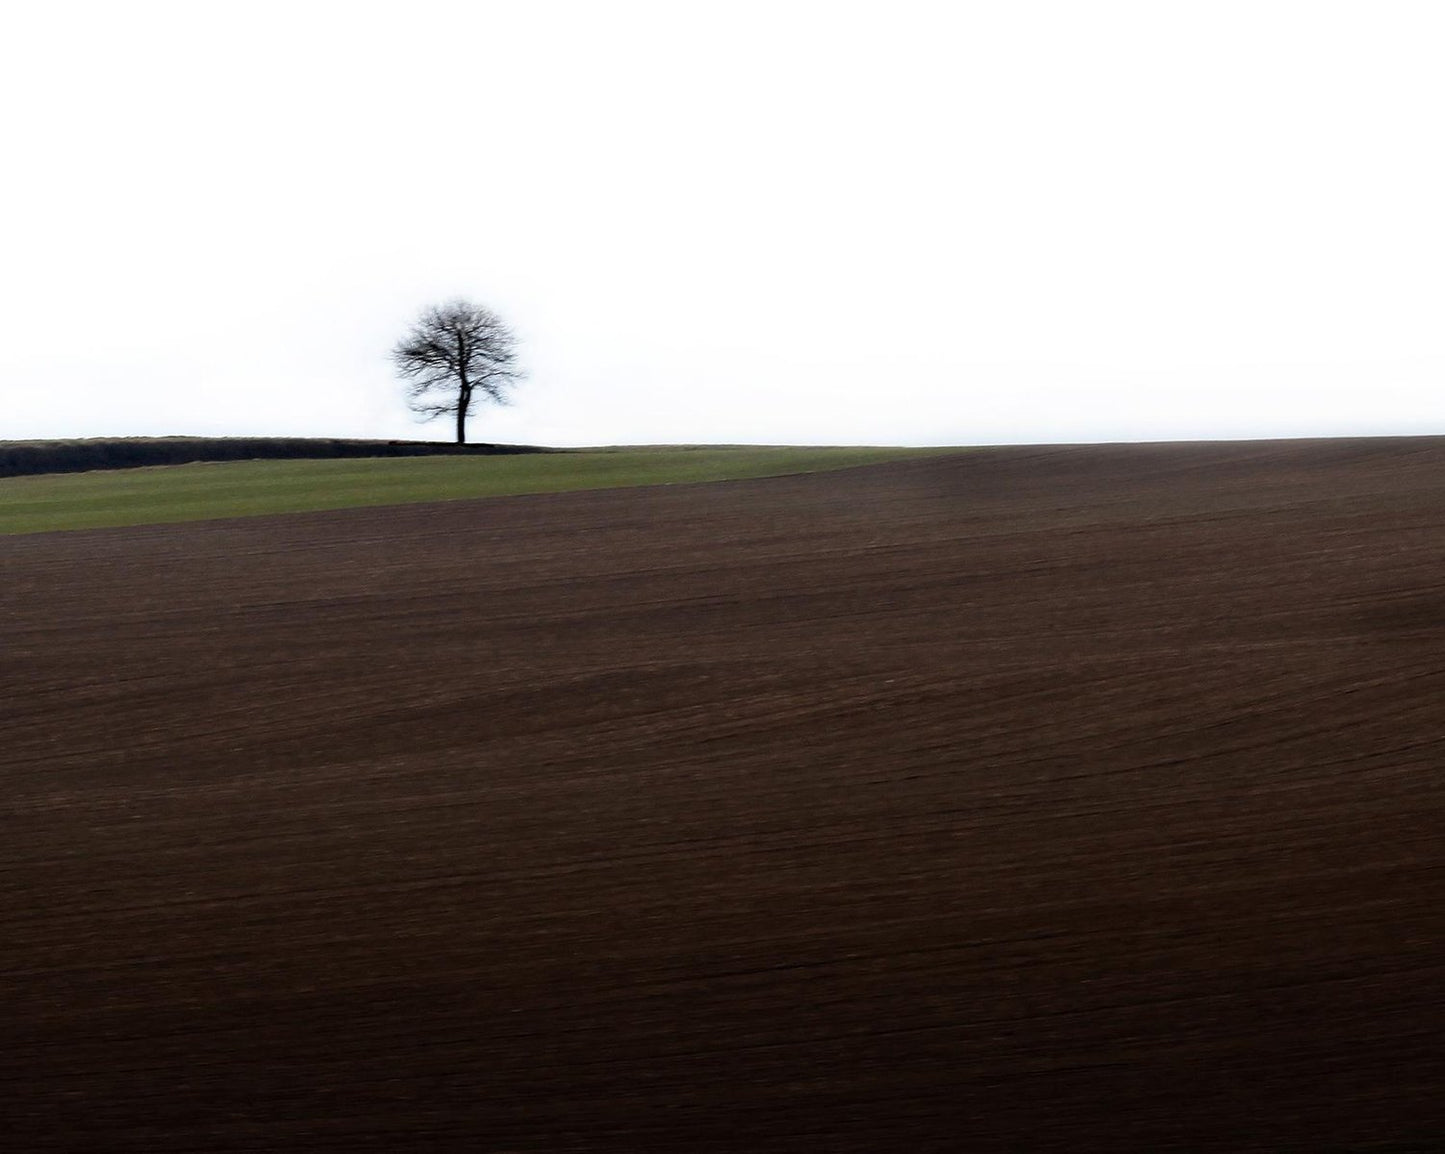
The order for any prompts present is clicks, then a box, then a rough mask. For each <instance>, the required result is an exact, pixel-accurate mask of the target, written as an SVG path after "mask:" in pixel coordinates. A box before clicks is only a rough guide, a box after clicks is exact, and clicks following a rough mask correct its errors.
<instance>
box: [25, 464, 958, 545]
mask: <svg viewBox="0 0 1445 1154" xmlns="http://www.w3.org/2000/svg"><path fill="white" fill-rule="evenodd" d="M942 451H945V450H939V449H878V448H775V447H758V446H739V447H700V448H675V447H659V448H641V449H635V448H629V449H587V450H576V451H568V452H556V453H538V454H528V455H524V456H511V457H506V456H504V457H420V458H400V459H362V460H329V461H308V460H288V461H234V462H224V463H198V464H190V465H171V466H165V467H160V468H145V469H125V470H114V471H105V472H92V473H71V474H51V475H43V476H34V477H9V478H4V479H0V534H14V533H41V532H49V531H53V530H58V529H95V528H106V527H113V526H121V525H148V524H160V523H165V522H174V521H202V520H209V519H211V518H215V517H251V516H260V515H263V514H268V513H298V512H307V511H314V510H321V509H344V508H351V507H356V506H363V505H401V504H410V503H413V502H417V501H445V500H455V499H459V498H466V497H500V496H511V495H515V494H519V493H559V492H565V491H570V490H577V489H605V488H616V487H621V486H629V485H665V484H680V483H684V482H690V481H728V480H741V479H744V478H748V477H771V476H780V475H782V474H786V473H807V472H817V471H821V470H825V469H841V468H847V467H849V466H852V465H867V464H874V463H877V462H881V461H891V460H897V459H899V458H901V457H907V456H922V455H929V454H936V453H939V452H942Z"/></svg>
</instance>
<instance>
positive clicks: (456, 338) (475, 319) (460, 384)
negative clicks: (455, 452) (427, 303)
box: [391, 299, 523, 445]
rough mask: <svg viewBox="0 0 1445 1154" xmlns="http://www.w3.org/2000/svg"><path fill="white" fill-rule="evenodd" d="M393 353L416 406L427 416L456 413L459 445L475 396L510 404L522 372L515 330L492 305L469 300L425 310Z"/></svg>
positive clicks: (411, 403) (426, 418)
mask: <svg viewBox="0 0 1445 1154" xmlns="http://www.w3.org/2000/svg"><path fill="white" fill-rule="evenodd" d="M391 355H392V362H393V363H394V364H395V366H396V371H397V375H398V376H400V377H401V378H402V380H403V381H405V382H406V396H407V404H408V405H409V406H410V407H411V409H412V411H413V412H415V413H417V414H418V415H419V416H420V417H421V419H422V420H424V421H431V420H435V419H436V418H437V417H446V416H454V417H455V418H456V436H457V444H459V445H461V444H465V443H466V439H467V417H468V416H469V415H470V413H471V411H472V403H473V401H477V400H483V399H484V400H489V401H492V402H494V403H496V404H499V405H504V404H506V403H507V402H508V399H509V398H508V392H509V390H510V389H511V387H512V386H513V385H514V384H516V383H517V381H519V380H521V379H522V375H523V374H522V372H521V370H520V369H519V367H518V364H517V337H516V334H515V333H513V332H512V330H511V329H510V328H508V327H507V325H506V324H505V323H504V322H503V321H502V319H501V317H499V316H498V315H497V314H496V313H494V312H492V310H491V309H488V308H485V307H483V306H482V305H478V304H473V303H472V302H471V301H467V300H460V299H459V300H452V301H448V302H447V303H445V304H440V305H433V306H432V307H431V308H428V309H427V310H425V311H424V312H423V313H422V314H421V317H420V318H419V319H418V320H417V322H416V324H415V325H414V326H413V327H412V329H411V331H410V332H409V333H408V334H407V335H406V336H405V337H403V338H402V339H401V340H400V341H398V342H397V344H396V347H395V348H394V349H393V350H392V354H391Z"/></svg>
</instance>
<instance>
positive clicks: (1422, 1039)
mask: <svg viewBox="0 0 1445 1154" xmlns="http://www.w3.org/2000/svg"><path fill="white" fill-rule="evenodd" d="M1442 553H1445V441H1441V440H1432V439H1411V440H1378V441H1359V442H1288V443H1254V444H1232V445H1196V446H1181V445H1176V446H1167V447H1166V446H1133V447H1089V448H1041V449H1007V450H1004V449H999V450H980V451H976V452H971V453H966V454H961V455H956V456H949V457H941V458H938V459H932V460H923V461H913V462H909V463H902V464H896V465H888V466H879V467H873V468H867V469H856V470H851V471H847V472H840V473H831V474H818V475H811V476H801V477H792V478H782V479H775V480H766V481H756V482H743V483H730V484H721V485H702V486H676V487H670V488H653V489H637V490H614V491H610V492H596V493H584V494H572V495H559V496H539V497H525V498H509V499H501V500H489V501H476V502H471V501H466V502H451V503H445V504H436V505H425V506H411V507H406V508H392V509H370V510H355V511H347V512H339V513H331V514H316V515H303V516H290V517H277V518H269V519H257V520H249V521H229V522H222V521H217V522H210V523H203V524H195V525H185V526H166V527H151V528H138V529H128V530H107V531H96V532H82V533H65V534H49V535H38V536H31V537H14V538H5V539H0V567H3V583H0V607H3V617H0V687H3V694H0V787H3V791H0V1147H3V1148H5V1149H7V1150H8V1149H14V1150H16V1151H32V1150H34V1151H40V1150H67V1151H143V1152H152V1151H154V1152H162V1151H195V1152H198V1154H199V1152H212V1151H215V1152H220V1151H243V1150H244V1151H289V1150H296V1151H310V1150H337V1151H357V1150H437V1151H440V1150H458V1151H460V1150H469V1151H496V1152H505V1151H524V1150H525V1151H587V1150H618V1151H679V1152H690V1151H829V1152H834V1151H836V1152H847V1151H874V1150H893V1149H899V1150H904V1151H910V1152H913V1154H918V1152H923V1151H953V1150H959V1151H963V1150H1011V1151H1063V1150H1097V1151H1106V1150H1107V1151H1123V1150H1136V1151H1144V1150H1150V1151H1154V1150H1261V1151H1262V1150H1301V1151H1303V1150H1340V1151H1344V1150H1358V1151H1406V1150H1427V1149H1438V1148H1440V1143H1441V1142H1442V1140H1445V874H1442V821H1445V565H1442Z"/></svg>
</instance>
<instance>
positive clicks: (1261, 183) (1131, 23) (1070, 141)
mask: <svg viewBox="0 0 1445 1154" xmlns="http://www.w3.org/2000/svg"><path fill="white" fill-rule="evenodd" d="M1442 61H1445V4H1440V3H1438V2H1437V0H1424V2H1418V3H1412V2H1409V0H1361V2H1351V3H1335V2H1330V0H1303V2H1293V0H1244V2H1235V0H1140V2H1112V0H1064V2H1045V0H996V2H976V3H969V2H966V0H957V2H953V3H946V2H938V3H924V2H912V3H910V2H908V0H891V2H876V3H848V2H846V0H832V2H827V3H811V2H805V0H797V2H789V0H770V2H764V3H749V2H738V0H731V2H728V3H721V2H714V3H701V2H688V0H670V2H658V3H645V2H635V0H591V2H585V0H584V2H576V3H569V2H565V0H510V2H504V0H492V2H482V0H479V2H474V3H448V2H440V0H439V2H427V0H406V2H402V0H392V2H387V3H366V2H357V0H353V2H350V3H327V2H322V0H314V2H307V0H287V2H285V3H270V2H257V0H247V2H246V3H232V2H228V0H227V2H223V0H214V2H204V3H203V2H195V0H187V2H185V3H154V2H143V0H127V2H126V3H117V2H114V0H107V2H104V3H74V2H64V0H47V2H45V3H25V4H22V3H20V2H18V0H12V2H10V3H6V4H4V6H3V7H0V129H3V131H0V149H3V152H0V157H3V170H0V439H20V438H31V437H66V436H108V435H142V434H166V433H204V434H237V435H240V434H269V435H317V436H367V437H431V438H437V439H446V438H447V437H448V436H449V435H450V430H449V428H448V427H447V425H446V423H445V422H438V423H436V424H433V425H418V424H416V423H415V421H414V420H413V419H412V417H411V416H410V414H409V413H408V412H407V411H406V409H405V407H404V405H403V403H402V400H401V391H400V387H399V385H398V384H397V383H396V382H395V381H394V380H393V378H392V375H391V367H390V364H389V362H388V360H387V352H388V350H389V348H390V347H391V345H392V344H393V343H394V342H395V340H396V339H397V338H398V337H399V336H401V335H402V333H403V331H404V330H405V329H406V328H407V326H408V325H409V324H410V323H411V321H412V320H413V319H414V317H415V315H416V314H417V313H418V312H419V311H420V309H421V308H422V307H423V306H425V305H428V304H431V303H434V302H437V301H440V300H443V299H446V298H449V297H452V296H457V295H463V296H469V297H471V298H473V299H475V300H477V301H479V302H481V303H484V304H487V305H489V306H490V307H492V308H493V309H495V310H496V311H498V312H499V313H501V314H502V315H503V316H504V317H505V318H506V319H508V320H509V321H510V322H511V323H512V324H513V326H514V327H515V328H516V329H517V331H518V333H519V335H520V336H521V338H522V339H523V341H524V348H523V356H524V361H525V364H526V367H527V369H528V370H529V373H530V380H529V381H528V382H527V383H526V384H525V385H523V386H522V387H521V388H520V389H519V390H518V392H517V398H516V404H515V405H514V406H513V407H512V408H510V409H506V410H499V409H495V408H487V409H483V410H481V411H480V412H479V413H478V414H477V415H476V416H475V417H474V418H473V420H472V423H471V430H470V431H471V434H472V439H474V440H505V441H523V442H532V443H548V444H566V445H578V444H603V443H629V442H637V443H641V442H732V441H745V442H791V443H855V442H857V443H896V444H961V443H982V442H1009V441H1025V442H1037V441H1058V440H1121V439H1165V438H1171V439H1172V438H1187V437H1232V436H1267V435H1271V436H1272V435H1315V434H1321V435H1328V434H1350V433H1409V432H1442V431H1445V339H1442V338H1445V149H1442V127H1445V126H1442V120H1445V67H1442Z"/></svg>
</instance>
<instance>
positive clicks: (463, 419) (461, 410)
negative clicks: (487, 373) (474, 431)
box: [457, 373, 472, 445]
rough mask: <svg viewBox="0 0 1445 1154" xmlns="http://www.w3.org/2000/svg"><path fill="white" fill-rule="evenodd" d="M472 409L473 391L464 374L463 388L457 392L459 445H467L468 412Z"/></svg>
mask: <svg viewBox="0 0 1445 1154" xmlns="http://www.w3.org/2000/svg"><path fill="white" fill-rule="evenodd" d="M471 407H472V390H471V386H470V385H469V384H468V383H467V377H466V373H463V374H462V387H461V388H460V389H458V390H457V444H458V445H465V444H466V443H467V410H468V409H470V408H471Z"/></svg>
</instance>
